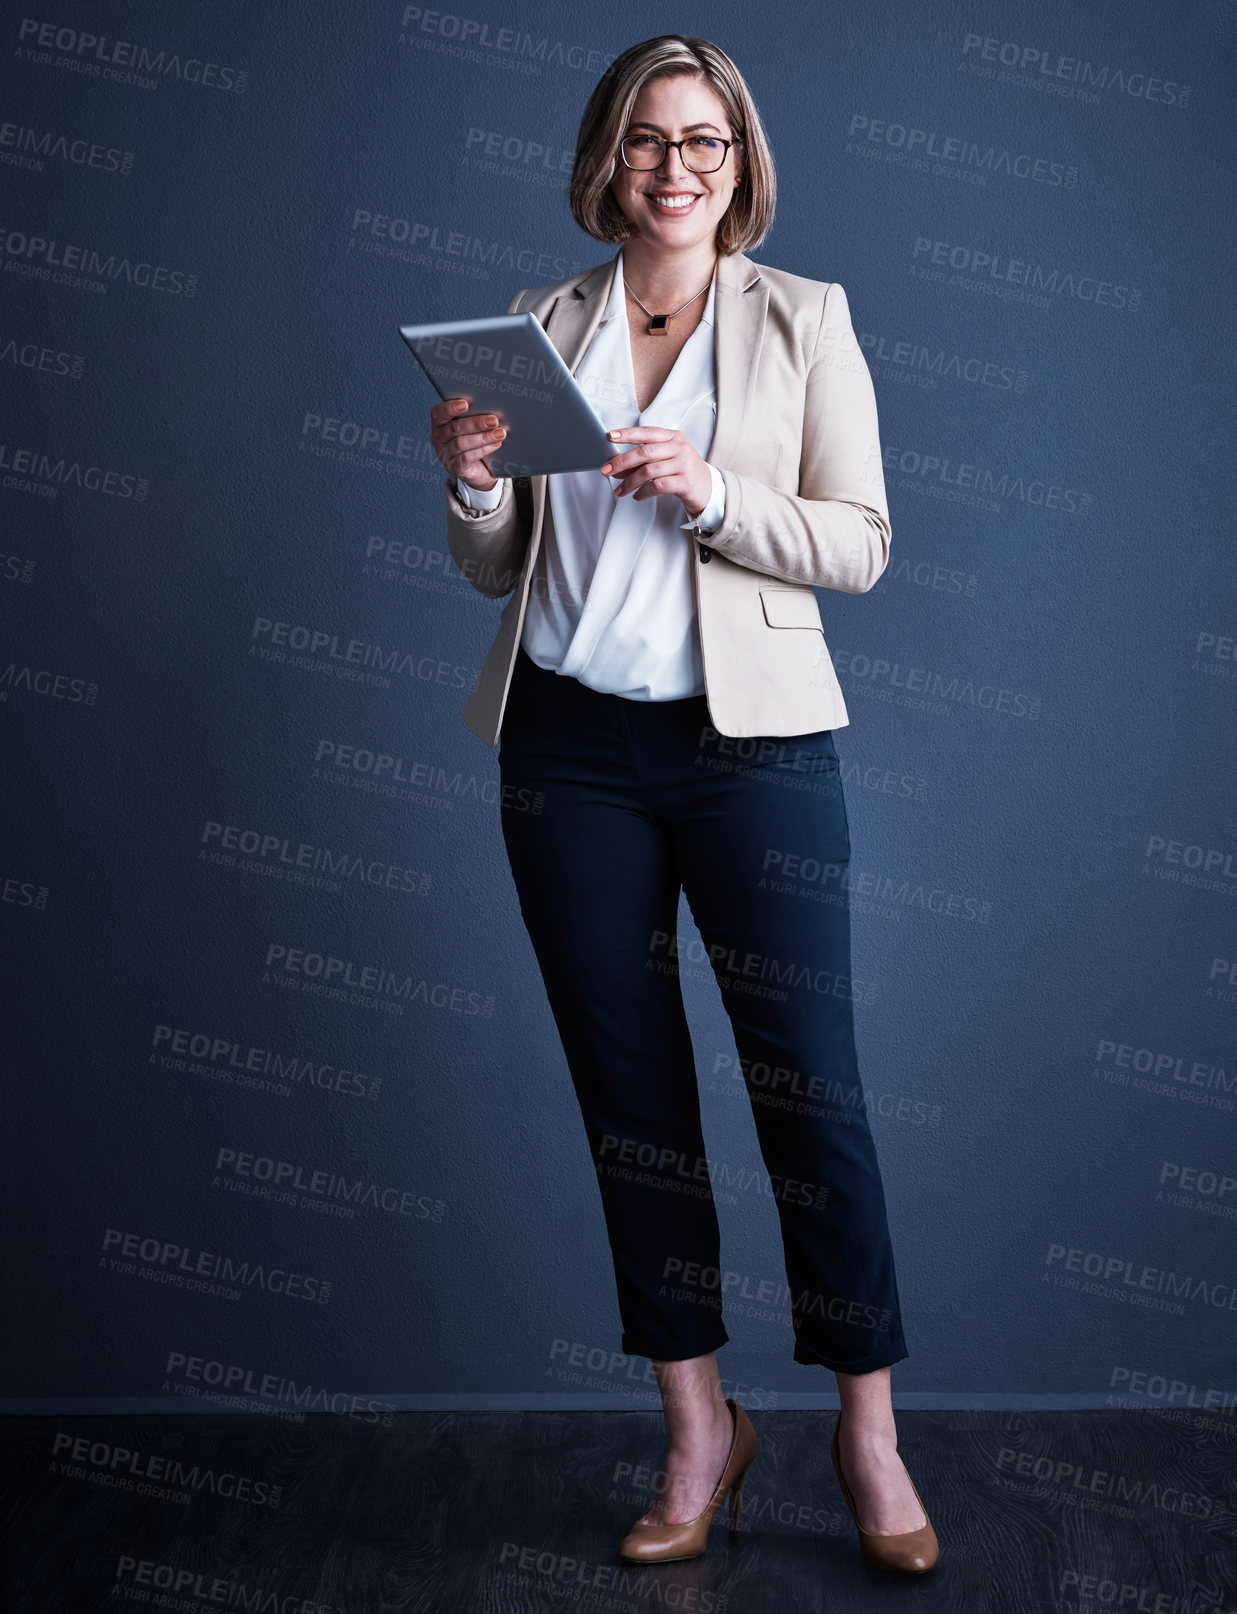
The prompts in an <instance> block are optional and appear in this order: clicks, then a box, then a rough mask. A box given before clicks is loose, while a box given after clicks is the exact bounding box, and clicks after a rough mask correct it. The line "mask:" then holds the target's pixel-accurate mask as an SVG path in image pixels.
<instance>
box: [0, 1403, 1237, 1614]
mask: <svg viewBox="0 0 1237 1614" xmlns="http://www.w3.org/2000/svg"><path fill="white" fill-rule="evenodd" d="M387 1416H389V1417H390V1418H391V1421H390V1424H389V1426H387V1427H382V1426H379V1425H375V1424H372V1423H366V1422H363V1421H359V1420H356V1419H352V1418H347V1417H329V1416H324V1415H310V1416H307V1417H306V1418H305V1419H304V1420H303V1421H302V1422H299V1423H292V1422H286V1421H283V1420H281V1419H277V1418H274V1417H265V1416H263V1417H224V1416H219V1417H215V1416H194V1415H189V1416H182V1417H163V1416H158V1417H65V1418H54V1419H48V1418H9V1419H6V1420H5V1421H4V1425H3V1429H4V1433H5V1437H6V1438H5V1453H4V1462H3V1470H2V1474H0V1497H2V1500H3V1509H4V1512H3V1517H4V1533H5V1538H6V1539H5V1557H4V1571H3V1576H4V1579H3V1591H4V1608H5V1609H6V1610H11V1611H12V1614H26V1611H31V1614H34V1611H37V1614H93V1611H95V1610H100V1611H101V1610H109V1611H110V1610H127V1609H129V1608H165V1609H171V1608H176V1609H182V1610H187V1611H192V1614H198V1611H201V1614H205V1611H206V1610H208V1609H221V1608H222V1609H246V1610H250V1609H256V1610H260V1611H262V1614H268V1611H270V1614H325V1611H327V1610H332V1611H333V1610H347V1614H379V1611H388V1610H389V1611H395V1610H399V1611H401V1614H420V1611H426V1614H430V1611H433V1614H454V1611H456V1610H460V1611H468V1614H474V1611H475V1614H507V1611H517V1610H518V1611H521V1614H523V1611H528V1614H540V1611H542V1610H558V1609H562V1610H567V1611H569V1614H641V1611H643V1610H656V1611H658V1614H661V1611H665V1610H672V1611H680V1614H764V1611H766V1610H773V1611H776V1614H798V1611H800V1610H803V1611H807V1610H813V1611H816V1610H820V1611H826V1610H827V1611H835V1610H836V1611H838V1614H856V1611H861V1610H869V1609H871V1610H886V1609H888V1610H894V1609H914V1610H916V1611H927V1610H942V1611H948V1614H1046V1611H1060V1614H1092V1611H1094V1614H1102V1611H1105V1610H1112V1611H1115V1614H1217V1611H1223V1614H1232V1611H1234V1610H1237V1415H1229V1416H1224V1415H1222V1414H1209V1413H1183V1414H1181V1415H1170V1414H1166V1413H1163V1412H1151V1411H1105V1412H1074V1413H1061V1412H1053V1413H978V1412H906V1411H903V1412H900V1413H899V1414H898V1429H899V1441H900V1449H901V1452H902V1455H903V1457H904V1459H905V1461H906V1463H907V1467H908V1468H909V1470H910V1472H911V1474H912V1476H913V1478H914V1479H915V1482H916V1484H917V1486H918V1487H919V1491H920V1494H921V1495H922V1497H923V1500H924V1502H925V1504H926V1505H927V1507H928V1510H929V1512H930V1514H931V1517H932V1521H933V1524H934V1525H935V1527H936V1531H937V1534H938V1536H939V1537H940V1540H941V1544H942V1552H941V1559H940V1563H939V1564H938V1566H937V1569H936V1571H935V1573H934V1574H932V1575H929V1576H926V1577H923V1578H922V1579H921V1578H919V1577H900V1576H883V1575H880V1574H874V1573H872V1572H871V1571H869V1570H867V1569H866V1568H865V1567H864V1566H863V1564H862V1563H861V1561H860V1558H859V1553H858V1546H857V1541H856V1537H855V1533H854V1530H853V1527H852V1525H851V1523H850V1518H849V1515H848V1514H847V1513H846V1510H845V1506H844V1504H843V1502H842V1499H841V1495H840V1494H839V1492H838V1489H837V1485H836V1483H835V1480H834V1477H833V1471H832V1468H831V1466H830V1462H829V1450H828V1447H829V1435H830V1432H831V1430H832V1426H833V1418H834V1414H833V1413H831V1412H795V1411H778V1412H769V1411H764V1412H762V1411H755V1412H753V1413H752V1414H751V1416H752V1422H753V1424H754V1425H755V1427H756V1431H757V1433H758V1435H759V1437H760V1442H761V1449H760V1453H759V1455H758V1456H757V1458H756V1462H755V1464H754V1466H753V1467H752V1469H751V1471H750V1473H749V1474H748V1479H747V1486H746V1490H745V1492H744V1498H743V1500H744V1510H743V1528H742V1531H741V1533H740V1535H739V1536H738V1537H737V1538H735V1539H734V1540H733V1541H732V1540H731V1538H730V1537H729V1536H728V1534H727V1531H726V1524H725V1518H726V1515H725V1509H724V1508H723V1509H721V1510H720V1511H719V1513H718V1515H717V1518H716V1519H715V1521H714V1525H713V1531H712V1535H711V1537H710V1543H709V1549H708V1552H707V1553H706V1555H705V1556H704V1557H703V1558H697V1559H693V1560H690V1561H688V1562H685V1563H676V1564H665V1565H660V1566H647V1567H642V1566H638V1565H623V1564H621V1563H620V1562H619V1560H618V1559H617V1558H616V1556H615V1552H614V1547H615V1544H616V1542H617V1541H618V1539H619V1537H620V1536H621V1535H622V1534H623V1532H624V1530H625V1529H626V1527H627V1525H628V1523H629V1522H630V1521H631V1520H633V1519H634V1518H636V1517H638V1516H639V1514H640V1513H641V1512H643V1510H644V1508H645V1507H646V1506H647V1503H648V1501H649V1500H650V1499H651V1494H652V1493H651V1485H652V1472H653V1471H654V1470H655V1468H656V1465H657V1462H658V1460H659V1458H660V1455H661V1451H662V1445H661V1420H660V1417H659V1415H658V1414H657V1413H656V1412H639V1413H635V1412H607V1413H597V1412H562V1413H557V1412H552V1413H535V1412H528V1413H402V1414H395V1415H393V1416H392V1415H387ZM177 1465H179V1468H178V1466H177ZM641 1468H644V1469H647V1470H648V1471H649V1472H647V1473H640V1472H639V1470H640V1469H641ZM143 1487H147V1489H143Z"/></svg>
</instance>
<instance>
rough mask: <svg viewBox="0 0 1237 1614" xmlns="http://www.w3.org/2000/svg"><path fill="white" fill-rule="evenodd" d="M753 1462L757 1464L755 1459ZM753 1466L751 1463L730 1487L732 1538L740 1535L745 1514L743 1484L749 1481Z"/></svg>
mask: <svg viewBox="0 0 1237 1614" xmlns="http://www.w3.org/2000/svg"><path fill="white" fill-rule="evenodd" d="M752 1462H755V1458H753V1459H752ZM751 1466H752V1463H750V1462H749V1463H748V1465H747V1468H745V1469H744V1470H743V1472H742V1473H741V1474H740V1475H739V1476H738V1478H737V1479H736V1480H735V1482H734V1484H733V1485H732V1486H731V1487H730V1533H731V1535H732V1536H737V1535H738V1533H739V1521H740V1519H741V1517H742V1513H743V1483H744V1481H745V1480H746V1479H747V1469H748V1468H750V1467H751Z"/></svg>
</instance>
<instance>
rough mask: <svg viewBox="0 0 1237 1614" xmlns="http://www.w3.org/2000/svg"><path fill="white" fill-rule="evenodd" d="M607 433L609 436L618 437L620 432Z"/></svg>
mask: <svg viewBox="0 0 1237 1614" xmlns="http://www.w3.org/2000/svg"><path fill="white" fill-rule="evenodd" d="M606 435H607V436H609V437H617V436H618V433H617V432H608V433H607V434H606Z"/></svg>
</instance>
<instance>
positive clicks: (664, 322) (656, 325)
mask: <svg viewBox="0 0 1237 1614" xmlns="http://www.w3.org/2000/svg"><path fill="white" fill-rule="evenodd" d="M669 329H670V316H669V314H652V315H650V316H649V330H650V331H652V332H654V333H655V334H656V335H658V336H664V335H665V333H666V332H667V331H668V330H669Z"/></svg>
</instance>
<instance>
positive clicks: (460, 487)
mask: <svg viewBox="0 0 1237 1614" xmlns="http://www.w3.org/2000/svg"><path fill="white" fill-rule="evenodd" d="M455 491H456V493H458V494H459V497H460V503H461V504H465V505H467V506H468V508H469V509H470V510H497V509H498V505H499V501H500V500H501V499H502V496H503V479H502V477H501V476H500V477H499V479H498V481H497V482H495V484H494V486H493V487H492V488H491V489H490V490H489V492H488V493H485V492H483V491H482V490H481V489H480V488H474V487H471V486H470V485H469V484H468V483H467V482H462V481H461V480H460V479H459V477H456V479H455Z"/></svg>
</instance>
